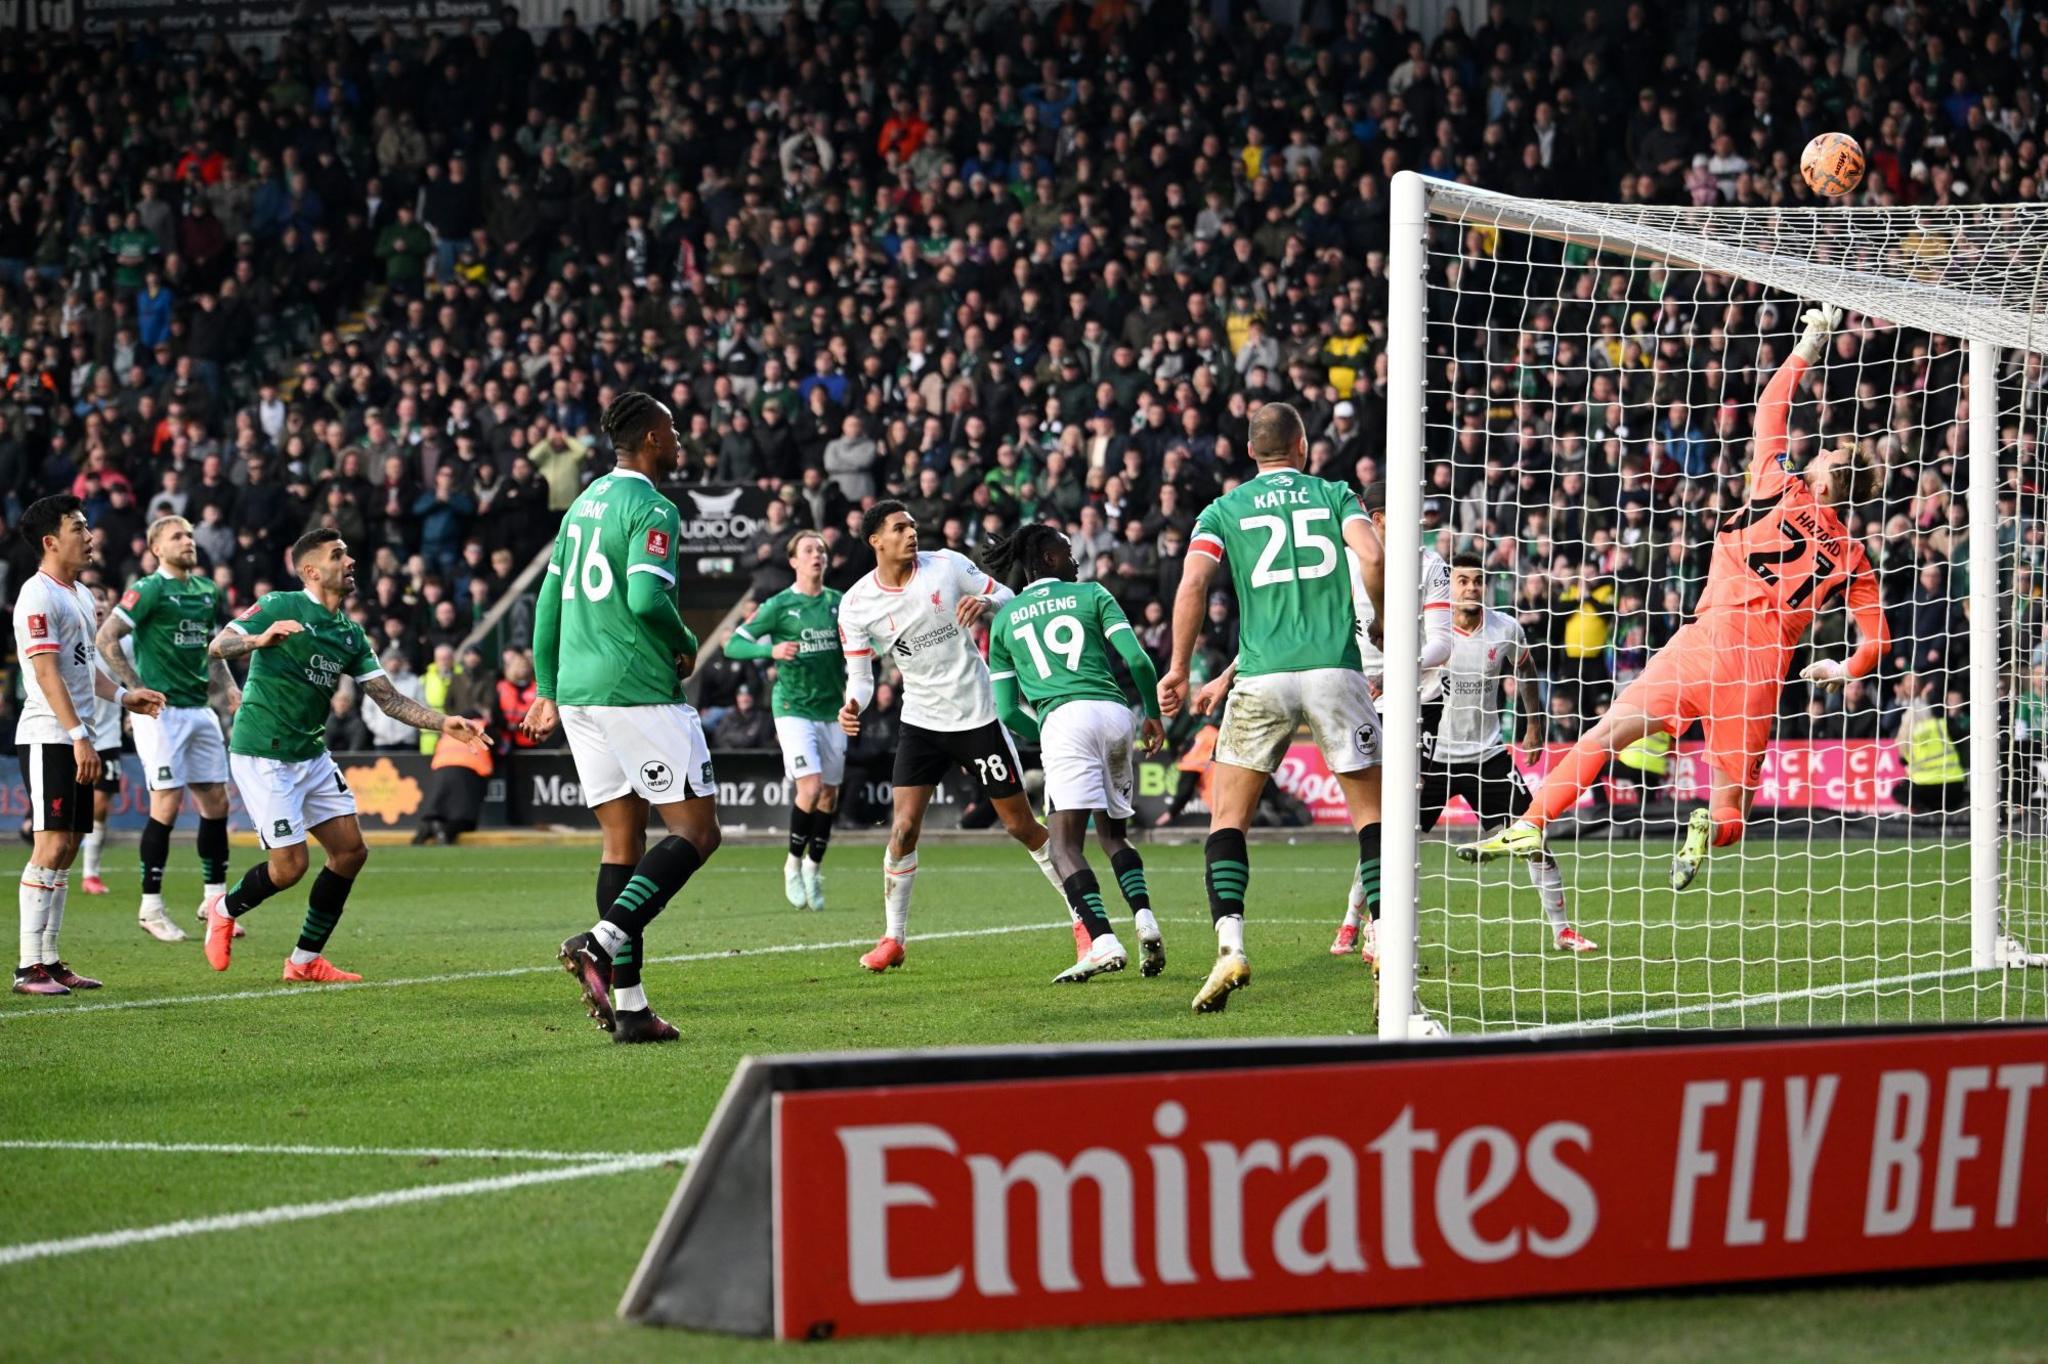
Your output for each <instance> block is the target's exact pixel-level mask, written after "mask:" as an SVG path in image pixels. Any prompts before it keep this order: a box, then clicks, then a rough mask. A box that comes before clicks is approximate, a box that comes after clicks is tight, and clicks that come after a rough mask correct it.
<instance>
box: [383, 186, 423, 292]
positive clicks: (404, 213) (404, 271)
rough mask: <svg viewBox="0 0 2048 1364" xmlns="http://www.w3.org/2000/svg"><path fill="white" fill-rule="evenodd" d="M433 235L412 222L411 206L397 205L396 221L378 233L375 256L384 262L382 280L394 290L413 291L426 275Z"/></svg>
mask: <svg viewBox="0 0 2048 1364" xmlns="http://www.w3.org/2000/svg"><path fill="white" fill-rule="evenodd" d="M433 251H434V238H433V236H432V235H431V234H430V233H428V231H427V229H426V228H424V227H422V226H420V225H419V224H418V223H416V222H414V221H413V217H412V205H411V204H405V203H401V204H399V205H398V221H397V222H394V223H392V224H391V226H389V227H387V228H385V229H384V230H383V232H381V233H379V234H378V236H377V259H378V260H381V261H383V262H384V282H385V284H387V285H389V286H390V287H391V289H392V290H393V292H396V293H401V294H415V293H418V292H419V290H420V284H421V281H423V280H424V279H425V278H426V273H427V257H428V256H430V255H432V254H433Z"/></svg>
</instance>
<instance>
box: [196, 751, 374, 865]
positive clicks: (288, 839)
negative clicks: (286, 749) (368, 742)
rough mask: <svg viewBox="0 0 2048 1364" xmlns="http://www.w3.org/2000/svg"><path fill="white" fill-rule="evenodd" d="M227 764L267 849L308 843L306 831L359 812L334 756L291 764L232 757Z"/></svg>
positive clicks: (272, 760)
mask: <svg viewBox="0 0 2048 1364" xmlns="http://www.w3.org/2000/svg"><path fill="white" fill-rule="evenodd" d="M228 766H229V767H230V769H232V771H233V772H234V776H235V790H237V791H239V792H241V794H242V804H243V805H244V806H245V807H246V808H247V809H248V811H249V821H250V823H252V824H254V825H255V826H256V836H257V837H258V838H260V839H262V840H263V846H264V847H266V848H284V847H289V846H291V845H292V844H294V843H304V842H305V841H306V830H308V829H314V828H318V827H319V826H320V825H322V824H325V823H326V822H327V821H328V820H330V819H338V818H340V817H341V816H343V815H353V814H354V813H355V812H356V797H355V792H353V791H351V790H349V789H348V783H347V782H346V781H344V780H342V776H341V769H340V768H339V767H336V766H335V765H334V758H333V755H331V754H327V753H322V754H321V755H320V756H318V757H317V758H308V759H306V760H305V761H304V762H291V761H288V760H286V759H283V758H251V757H247V756H245V755H243V754H240V753H233V754H230V755H229V756H228Z"/></svg>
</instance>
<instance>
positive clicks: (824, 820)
mask: <svg viewBox="0 0 2048 1364" xmlns="http://www.w3.org/2000/svg"><path fill="white" fill-rule="evenodd" d="M825 557H826V556H825V537H824V536H822V535H820V534H818V532H816V531H814V530H802V531H798V532H797V533H796V534H795V535H792V536H790V537H789V565H790V567H791V568H792V569H794V570H795V571H796V586H795V587H791V588H786V589H785V590H783V591H781V592H777V593H776V594H775V595H774V596H772V597H770V598H769V599H768V600H767V601H764V602H762V603H761V605H760V606H759V607H758V608H757V609H756V610H755V612H754V614H753V616H752V618H751V619H749V620H748V621H747V623H746V624H744V625H742V626H740V627H739V628H738V629H736V630H734V631H733V634H732V638H731V639H729V640H727V641H726V642H725V655H726V657H727V658H742V659H750V658H772V659H774V660H775V662H776V669H775V695H774V702H773V704H774V710H775V740H776V742H777V743H778V744H779V745H780V746H781V748H782V775H783V776H784V777H786V778H788V779H789V781H790V782H791V783H793V784H794V788H795V790H794V799H793V801H792V803H791V805H790V810H789V856H788V857H787V858H786V859H784V861H783V864H782V893H783V894H784V895H785V896H786V897H788V899H789V903H790V904H791V905H793V906H794V907H796V908H797V909H805V908H809V909H823V908H824V907H825V877H824V874H823V869H822V867H821V865H820V864H821V863H823V862H824V860H825V847H826V844H828V843H829V842H830V841H831V838H832V816H833V813H834V812H835V811H836V810H838V808H839V784H840V782H842V781H843V780H845V778H846V733H845V731H844V730H842V729H840V728H839V701H840V698H841V697H842V696H843V695H845V693H846V655H845V654H844V653H842V652H841V651H840V647H839V594H838V593H837V592H835V591H833V590H832V589H831V588H829V587H827V586H825Z"/></svg>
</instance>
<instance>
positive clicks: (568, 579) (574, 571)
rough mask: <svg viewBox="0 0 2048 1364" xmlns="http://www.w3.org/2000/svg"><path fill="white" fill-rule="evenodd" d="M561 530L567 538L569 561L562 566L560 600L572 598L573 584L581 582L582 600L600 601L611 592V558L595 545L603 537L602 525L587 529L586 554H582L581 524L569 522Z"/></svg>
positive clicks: (574, 586)
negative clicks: (587, 542) (587, 547)
mask: <svg viewBox="0 0 2048 1364" xmlns="http://www.w3.org/2000/svg"><path fill="white" fill-rule="evenodd" d="M562 533H563V534H564V535H567V536H568V537H569V562H568V563H567V564H565V565H563V568H562V600H564V601H568V600H570V599H571V598H573V597H575V595H576V586H577V584H578V583H581V584H582V585H583V600H585V601H603V600H604V599H605V598H606V597H609V596H610V595H611V594H612V565H611V561H610V560H609V559H607V558H605V557H604V552H603V550H601V549H599V548H598V541H599V540H601V539H602V538H603V537H604V527H603V526H592V527H591V528H590V548H589V553H588V554H587V555H586V554H585V553H584V545H583V527H581V526H579V525H577V524H576V523H575V522H573V521H571V522H570V523H568V524H567V525H565V526H563V527H562Z"/></svg>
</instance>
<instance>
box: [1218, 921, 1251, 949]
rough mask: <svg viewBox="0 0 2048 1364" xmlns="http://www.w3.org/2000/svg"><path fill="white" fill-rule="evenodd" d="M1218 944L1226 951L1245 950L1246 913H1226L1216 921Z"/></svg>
mask: <svg viewBox="0 0 2048 1364" xmlns="http://www.w3.org/2000/svg"><path fill="white" fill-rule="evenodd" d="M1216 946H1217V947H1218V948H1219V949H1221V950H1223V951H1226V952H1240V953H1241V952H1243V951H1244V915H1242V914H1226V915H1224V916H1223V917H1222V918H1220V919H1218V920H1217V921H1216Z"/></svg>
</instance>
